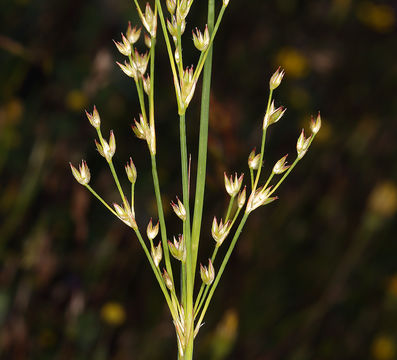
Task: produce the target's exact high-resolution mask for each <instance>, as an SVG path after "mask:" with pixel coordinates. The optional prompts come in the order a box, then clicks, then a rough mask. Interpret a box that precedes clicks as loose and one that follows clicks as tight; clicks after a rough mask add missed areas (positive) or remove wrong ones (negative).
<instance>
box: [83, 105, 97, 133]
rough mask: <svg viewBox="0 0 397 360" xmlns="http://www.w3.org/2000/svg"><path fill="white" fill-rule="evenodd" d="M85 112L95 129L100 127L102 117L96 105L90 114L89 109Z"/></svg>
mask: <svg viewBox="0 0 397 360" xmlns="http://www.w3.org/2000/svg"><path fill="white" fill-rule="evenodd" d="M85 114H86V115H87V118H88V120H89V121H90V123H91V125H92V126H93V127H94V128H95V129H99V128H100V127H101V118H100V116H99V113H98V110H97V108H96V106H95V105H94V110H93V112H92V114H90V113H89V112H88V111H87V110H86V111H85Z"/></svg>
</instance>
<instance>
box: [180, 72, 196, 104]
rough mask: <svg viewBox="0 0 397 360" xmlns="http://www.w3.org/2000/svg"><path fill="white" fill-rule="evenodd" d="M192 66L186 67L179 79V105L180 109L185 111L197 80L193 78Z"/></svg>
mask: <svg viewBox="0 0 397 360" xmlns="http://www.w3.org/2000/svg"><path fill="white" fill-rule="evenodd" d="M193 75H194V71H193V65H192V66H190V67H187V68H186V69H185V71H184V72H183V77H182V79H181V83H180V87H181V96H180V99H181V105H182V109H186V108H187V107H188V106H189V103H190V101H191V100H192V98H193V95H194V91H195V90H196V84H197V80H196V79H195V78H194V76H193Z"/></svg>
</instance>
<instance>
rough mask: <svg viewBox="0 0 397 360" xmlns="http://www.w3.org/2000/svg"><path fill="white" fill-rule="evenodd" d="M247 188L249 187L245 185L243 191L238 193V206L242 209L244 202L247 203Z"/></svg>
mask: <svg viewBox="0 0 397 360" xmlns="http://www.w3.org/2000/svg"><path fill="white" fill-rule="evenodd" d="M246 189H247V187H246V186H244V189H243V191H241V192H240V193H239V194H238V197H237V206H238V208H239V209H241V208H242V207H243V206H244V204H245V199H246V197H247V191H246Z"/></svg>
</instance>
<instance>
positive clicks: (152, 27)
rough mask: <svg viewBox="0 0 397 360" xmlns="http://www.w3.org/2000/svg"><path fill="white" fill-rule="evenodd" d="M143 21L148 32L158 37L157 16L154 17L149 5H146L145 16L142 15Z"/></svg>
mask: <svg viewBox="0 0 397 360" xmlns="http://www.w3.org/2000/svg"><path fill="white" fill-rule="evenodd" d="M140 15H142V16H141V21H142V24H143V26H144V27H145V29H146V30H147V32H148V33H149V34H150V35H151V36H152V37H156V32H157V16H155V15H154V13H153V10H152V8H151V7H150V5H149V3H146V8H145V14H140Z"/></svg>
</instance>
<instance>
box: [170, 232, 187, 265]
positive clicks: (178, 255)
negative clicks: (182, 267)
mask: <svg viewBox="0 0 397 360" xmlns="http://www.w3.org/2000/svg"><path fill="white" fill-rule="evenodd" d="M168 247H169V249H170V253H171V255H172V256H173V257H174V258H175V259H177V260H179V261H182V262H185V261H186V246H185V240H184V238H183V235H179V236H178V240H176V239H175V236H174V243H172V242H171V241H168Z"/></svg>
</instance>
